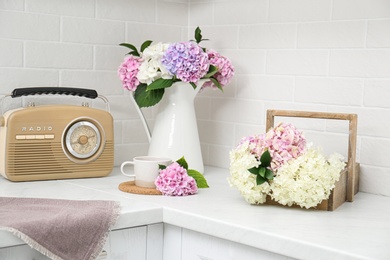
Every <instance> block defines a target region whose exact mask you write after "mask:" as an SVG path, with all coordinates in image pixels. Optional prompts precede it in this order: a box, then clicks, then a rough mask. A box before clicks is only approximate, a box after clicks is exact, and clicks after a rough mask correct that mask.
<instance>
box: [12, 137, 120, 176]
mask: <svg viewBox="0 0 390 260" xmlns="http://www.w3.org/2000/svg"><path fill="white" fill-rule="evenodd" d="M113 149H114V148H113V143H112V142H111V141H107V142H106V146H105V148H104V150H103V152H102V154H101V155H100V157H99V159H98V160H96V161H93V162H90V163H88V164H76V163H74V162H72V161H70V160H69V158H67V157H66V155H65V154H64V151H63V149H62V146H61V143H49V142H41V143H39V142H34V145H31V143H25V144H21V143H18V144H9V145H8V153H7V155H6V156H7V159H6V160H7V170H8V171H7V174H8V175H10V176H11V175H13V176H20V175H36V174H40V175H42V174H45V175H46V174H47V175H50V174H54V175H58V174H60V175H64V174H65V175H67V176H66V178H76V177H80V176H79V175H80V174H81V175H83V176H84V177H88V173H96V171H105V172H107V171H108V172H110V171H111V170H112V167H113V154H114V153H113ZM62 177H63V176H62Z"/></svg>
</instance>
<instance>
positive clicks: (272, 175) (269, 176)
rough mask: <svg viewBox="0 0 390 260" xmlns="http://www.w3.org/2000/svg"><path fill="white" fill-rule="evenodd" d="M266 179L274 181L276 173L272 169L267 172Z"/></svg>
mask: <svg viewBox="0 0 390 260" xmlns="http://www.w3.org/2000/svg"><path fill="white" fill-rule="evenodd" d="M265 178H266V179H267V180H273V179H274V173H273V172H272V171H271V170H270V169H266V170H265Z"/></svg>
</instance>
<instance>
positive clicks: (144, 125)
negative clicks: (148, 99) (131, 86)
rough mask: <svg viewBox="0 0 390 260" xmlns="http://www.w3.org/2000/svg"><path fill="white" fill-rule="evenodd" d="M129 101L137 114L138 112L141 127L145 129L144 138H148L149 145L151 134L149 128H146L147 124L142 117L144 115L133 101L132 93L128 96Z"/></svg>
mask: <svg viewBox="0 0 390 260" xmlns="http://www.w3.org/2000/svg"><path fill="white" fill-rule="evenodd" d="M130 99H131V101H132V102H133V104H134V106H135V109H136V110H137V112H138V115H139V117H140V119H141V122H142V125H143V127H144V129H145V132H146V136H147V137H148V141H149V143H150V141H151V140H152V134H151V132H150V128H149V126H148V123H147V122H146V119H145V116H144V114H143V113H142V110H141V108H140V107H139V106H138V104H137V102H136V101H135V99H134V96H133V94H132V93H131V94H130Z"/></svg>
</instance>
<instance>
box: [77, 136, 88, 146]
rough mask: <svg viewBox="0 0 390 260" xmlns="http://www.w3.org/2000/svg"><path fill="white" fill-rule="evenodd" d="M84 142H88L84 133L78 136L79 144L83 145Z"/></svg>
mask: <svg viewBox="0 0 390 260" xmlns="http://www.w3.org/2000/svg"><path fill="white" fill-rule="evenodd" d="M86 143H88V136H85V135H82V136H80V138H79V144H81V145H85V144H86Z"/></svg>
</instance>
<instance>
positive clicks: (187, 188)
mask: <svg viewBox="0 0 390 260" xmlns="http://www.w3.org/2000/svg"><path fill="white" fill-rule="evenodd" d="M155 185H156V189H157V190H159V191H160V192H161V193H162V194H163V195H168V196H186V195H192V194H195V193H197V192H198V186H197V185H196V182H195V179H194V178H192V177H191V176H188V174H187V170H186V169H184V168H183V167H182V166H180V165H179V164H178V163H177V162H174V163H172V164H170V165H169V166H167V167H166V168H165V169H164V170H160V174H159V176H158V177H157V178H156V181H155Z"/></svg>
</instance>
